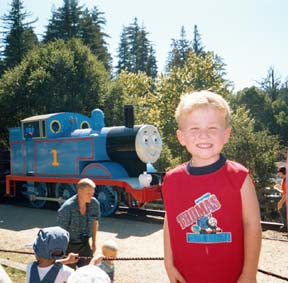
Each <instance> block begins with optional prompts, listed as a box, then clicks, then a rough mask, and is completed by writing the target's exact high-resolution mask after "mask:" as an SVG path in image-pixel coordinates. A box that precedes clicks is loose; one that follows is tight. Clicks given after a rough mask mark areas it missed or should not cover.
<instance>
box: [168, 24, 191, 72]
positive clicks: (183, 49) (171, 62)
mask: <svg viewBox="0 0 288 283" xmlns="http://www.w3.org/2000/svg"><path fill="white" fill-rule="evenodd" d="M171 49H172V50H171V51H170V52H169V54H168V60H167V67H166V69H167V71H169V70H170V69H171V68H172V67H180V68H181V67H183V66H184V64H185V62H186V60H187V57H188V54H189V52H192V47H191V42H190V41H189V40H188V39H187V38H186V31H185V28H184V26H182V27H181V33H180V39H172V43H171Z"/></svg>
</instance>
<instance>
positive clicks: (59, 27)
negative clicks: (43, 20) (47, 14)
mask: <svg viewBox="0 0 288 283" xmlns="http://www.w3.org/2000/svg"><path fill="white" fill-rule="evenodd" d="M63 2H64V3H63V7H60V8H58V9H57V10H54V11H52V18H51V19H50V20H49V23H48V26H47V31H46V34H45V35H44V42H48V41H51V40H55V39H63V40H68V39H71V38H73V37H78V36H79V35H80V28H79V23H80V16H81V14H82V10H81V9H82V7H80V6H79V4H78V0H63Z"/></svg>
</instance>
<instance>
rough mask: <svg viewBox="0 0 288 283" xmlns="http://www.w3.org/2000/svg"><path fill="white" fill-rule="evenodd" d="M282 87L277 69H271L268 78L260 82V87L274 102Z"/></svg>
mask: <svg viewBox="0 0 288 283" xmlns="http://www.w3.org/2000/svg"><path fill="white" fill-rule="evenodd" d="M280 85H281V80H280V78H279V77H278V76H277V75H276V72H275V69H274V68H273V67H270V68H269V69H268V71H267V76H266V77H265V78H264V79H263V80H262V81H261V82H260V87H261V89H263V90H264V91H265V92H266V94H267V95H268V96H269V97H270V98H271V100H272V102H273V101H275V100H276V98H277V96H278V94H279V88H280Z"/></svg>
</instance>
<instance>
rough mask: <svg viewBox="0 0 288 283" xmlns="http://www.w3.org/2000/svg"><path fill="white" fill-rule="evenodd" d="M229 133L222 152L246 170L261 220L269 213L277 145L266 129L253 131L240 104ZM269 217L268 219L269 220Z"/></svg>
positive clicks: (275, 139) (253, 128) (251, 119)
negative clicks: (257, 200)
mask: <svg viewBox="0 0 288 283" xmlns="http://www.w3.org/2000/svg"><path fill="white" fill-rule="evenodd" d="M231 120H232V132H231V137H230V140H229V142H228V143H227V144H226V145H225V148H224V154H225V156H226V157H227V158H229V159H232V160H236V161H238V162H240V163H242V164H243V165H245V166H246V167H247V168H249V170H250V174H251V176H252V179H253V180H254V182H255V185H256V191H257V195H258V199H259V203H260V206H261V214H262V216H263V218H264V219H265V218H266V216H267V217H268V218H267V219H269V217H270V216H271V212H272V211H273V210H275V208H272V210H271V205H270V203H269V199H268V198H267V194H269V191H267V189H266V188H267V187H269V186H271V185H272V184H271V178H272V177H273V176H274V175H275V172H276V168H275V162H276V161H278V160H279V152H280V144H279V140H278V138H277V137H276V136H273V135H271V134H270V133H269V132H268V131H267V130H261V131H256V130H255V120H254V119H253V118H252V117H251V116H250V115H249V111H247V110H246V109H245V108H244V107H238V108H237V110H236V111H235V112H234V113H233V115H232V119H231ZM269 220H270V219H269Z"/></svg>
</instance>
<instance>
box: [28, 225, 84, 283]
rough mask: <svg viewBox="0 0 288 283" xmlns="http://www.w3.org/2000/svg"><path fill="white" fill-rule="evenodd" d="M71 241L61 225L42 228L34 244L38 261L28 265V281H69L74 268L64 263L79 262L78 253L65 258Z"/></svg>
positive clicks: (61, 282) (29, 282) (30, 282)
mask: <svg viewBox="0 0 288 283" xmlns="http://www.w3.org/2000/svg"><path fill="white" fill-rule="evenodd" d="M68 242H69V233H68V232H67V231H66V230H64V229H62V228H61V227H58V226H56V227H48V228H43V229H40V231H39V232H38V234H37V238H36V240H35V242H34V244H33V250H34V252H35V256H36V259H37V261H34V262H32V263H30V264H28V266H27V272H26V282H28V283H35V282H43V283H44V282H55V283H64V282H67V280H68V277H69V276H70V275H71V274H72V273H73V272H74V269H72V268H70V267H68V266H66V265H64V264H63V263H65V264H68V263H74V262H77V260H78V259H77V256H78V255H77V254H72V253H71V254H69V255H68V257H67V258H65V259H63V257H64V256H65V254H66V250H67V247H68Z"/></svg>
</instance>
